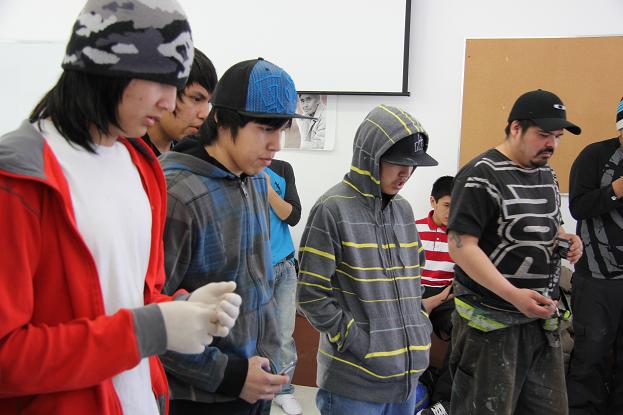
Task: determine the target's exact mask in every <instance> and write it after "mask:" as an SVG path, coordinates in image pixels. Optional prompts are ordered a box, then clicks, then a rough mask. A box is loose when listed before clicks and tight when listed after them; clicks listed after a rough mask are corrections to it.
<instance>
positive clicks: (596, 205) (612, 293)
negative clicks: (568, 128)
mask: <svg viewBox="0 0 623 415" xmlns="http://www.w3.org/2000/svg"><path fill="white" fill-rule="evenodd" d="M616 128H617V130H618V133H619V134H618V136H617V137H613V138H610V139H607V140H604V141H600V142H597V143H592V144H589V145H588V146H586V148H585V149H584V150H582V152H581V153H580V154H579V155H578V157H577V158H576V159H575V162H574V163H573V165H572V166H571V174H570V178H569V208H570V210H571V215H573V217H574V218H575V219H577V221H578V222H577V233H578V235H580V237H581V238H582V241H583V242H584V246H585V249H586V255H584V256H583V257H582V259H581V260H580V261H579V262H578V263H577V264H576V265H575V272H574V274H573V287H572V290H573V296H572V298H573V331H574V334H575V337H574V340H575V344H574V348H573V353H572V354H571V360H570V361H569V372H568V374H567V390H568V392H569V409H570V411H569V412H570V414H572V415H580V414H602V413H607V414H620V413H623V359H622V358H621V344H622V341H623V320H622V317H623V301H621V298H623V222H622V221H621V214H622V213H623V203H621V198H622V197H623V144H622V143H623V99H622V100H621V101H620V102H619V106H618V108H617V117H616ZM613 352H614V356H615V357H616V359H615V364H614V367H613V365H612V363H611V362H612V361H611V357H612V355H613Z"/></svg>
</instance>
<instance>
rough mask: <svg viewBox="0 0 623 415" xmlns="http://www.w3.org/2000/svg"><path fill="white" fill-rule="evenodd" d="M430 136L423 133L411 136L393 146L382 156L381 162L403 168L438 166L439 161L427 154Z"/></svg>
mask: <svg viewBox="0 0 623 415" xmlns="http://www.w3.org/2000/svg"><path fill="white" fill-rule="evenodd" d="M427 149H428V136H427V135H426V134H423V133H415V134H411V135H409V136H407V137H404V138H403V139H402V140H400V141H398V142H397V143H396V144H394V145H393V146H391V147H390V148H389V149H387V151H386V152H385V153H384V154H383V155H382V156H381V160H382V161H384V162H387V163H390V164H398V165H401V166H436V165H438V164H439V163H437V160H435V159H434V158H432V157H431V156H429V155H428V154H426V150H427Z"/></svg>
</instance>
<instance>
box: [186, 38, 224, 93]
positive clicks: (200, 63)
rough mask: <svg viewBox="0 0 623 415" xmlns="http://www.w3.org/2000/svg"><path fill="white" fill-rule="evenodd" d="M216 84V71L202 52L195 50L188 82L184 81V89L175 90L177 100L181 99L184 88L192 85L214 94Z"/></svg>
mask: <svg viewBox="0 0 623 415" xmlns="http://www.w3.org/2000/svg"><path fill="white" fill-rule="evenodd" d="M217 82H218V76H217V75H216V69H215V68H214V65H213V64H212V61H211V60H210V59H209V58H208V57H207V56H206V55H204V53H203V52H201V51H200V50H199V49H197V48H195V58H194V59H193V64H192V66H191V68H190V74H189V75H188V80H187V81H186V85H185V87H184V88H182V89H178V90H177V99H182V96H183V95H184V91H185V90H186V87H187V86H190V85H192V84H199V85H201V86H202V87H204V88H205V89H206V91H208V92H209V93H210V94H211V93H213V92H214V88H216V83H217Z"/></svg>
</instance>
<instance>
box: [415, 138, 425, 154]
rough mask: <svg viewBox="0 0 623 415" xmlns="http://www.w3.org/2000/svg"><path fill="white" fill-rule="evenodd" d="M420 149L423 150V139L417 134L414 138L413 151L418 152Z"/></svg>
mask: <svg viewBox="0 0 623 415" xmlns="http://www.w3.org/2000/svg"><path fill="white" fill-rule="evenodd" d="M420 151H424V140H423V139H422V136H421V135H419V134H418V138H417V140H415V153H419V152H420Z"/></svg>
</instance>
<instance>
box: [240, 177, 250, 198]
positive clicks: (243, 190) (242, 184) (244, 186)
mask: <svg viewBox="0 0 623 415" xmlns="http://www.w3.org/2000/svg"><path fill="white" fill-rule="evenodd" d="M245 180H246V177H245V178H244V179H240V189H241V190H242V194H243V195H244V197H245V199H247V198H248V197H249V193H247V186H246V184H245Z"/></svg>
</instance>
